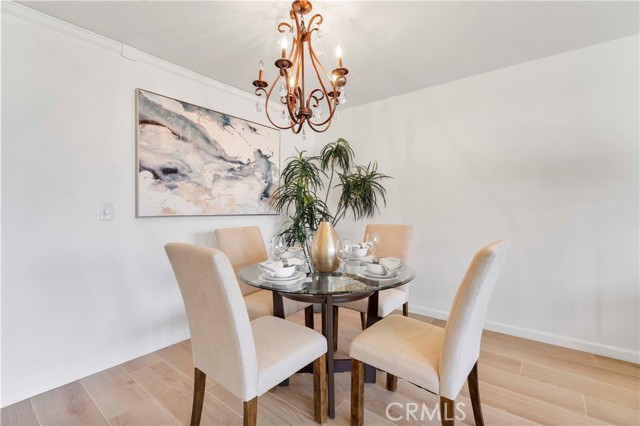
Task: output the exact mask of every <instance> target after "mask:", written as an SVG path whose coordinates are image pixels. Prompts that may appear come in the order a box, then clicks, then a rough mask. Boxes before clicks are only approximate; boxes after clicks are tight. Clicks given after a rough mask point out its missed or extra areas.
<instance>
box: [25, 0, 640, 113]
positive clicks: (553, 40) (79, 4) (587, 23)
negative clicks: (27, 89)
mask: <svg viewBox="0 0 640 426" xmlns="http://www.w3.org/2000/svg"><path fill="white" fill-rule="evenodd" d="M21 3H23V4H25V5H26V6H28V7H31V8H33V9H37V10H39V11H42V12H44V13H46V14H49V15H52V16H54V17H57V18H60V19H62V20H64V21H68V22H71V23H73V24H75V25H78V26H80V27H83V28H86V29H89V30H91V31H94V32H96V33H98V34H101V35H104V36H106V37H109V38H111V39H114V40H117V41H119V42H123V43H126V44H128V45H131V46H134V47H136V48H137V49H139V50H142V51H145V52H147V53H150V54H152V55H155V56H158V57H160V58H162V59H165V60H168V61H170V62H173V63H175V64H178V65H181V66H183V67H185V68H188V69H191V70H193V71H196V72H198V73H200V74H203V75H206V76H209V77H212V78H214V79H216V80H219V81H222V82H225V83H227V84H230V85H232V86H235V87H238V88H240V89H243V90H246V91H252V88H253V87H252V86H251V82H252V81H253V80H254V79H255V78H256V76H257V63H258V60H259V59H264V62H265V64H267V66H266V70H267V71H266V72H267V77H268V79H271V78H275V68H274V67H273V66H272V65H271V64H272V62H273V60H275V59H276V58H277V39H278V34H277V32H276V25H277V23H278V22H280V19H281V18H283V17H285V16H287V15H288V9H289V6H290V2H281V1H264V2H244V1H234V2H228V1H227V2H215V1H197V2H184V1H112V2H110V1H27V2H21ZM638 4H639V3H638V2H635V1H634V2H611V1H606V2H593V1H588V2H580V1H575V2H552V1H539V2H536V1H534V2H520V1H505V2H484V1H471V2H453V1H449V2H430V1H424V2H346V1H341V2H336V1H330V2H320V1H317V0H316V1H315V2H314V12H317V13H321V14H323V15H324V18H325V21H324V24H323V25H322V30H323V33H324V37H323V43H322V44H323V46H322V50H323V52H324V55H323V56H322V57H321V60H322V62H323V63H325V66H326V67H327V68H328V69H330V68H334V67H335V61H336V60H335V55H334V50H335V46H336V44H337V43H339V44H340V45H341V47H342V50H343V52H344V66H345V67H347V68H349V71H350V72H349V75H348V77H349V86H348V95H349V96H348V98H349V102H348V103H347V105H345V107H349V106H353V105H357V104H362V103H366V102H370V101H374V100H378V99H383V98H387V97H390V96H394V95H398V94H402V93H406V92H410V91H414V90H417V89H421V88H425V87H429V86H433V85H437V84H442V83H445V82H447V81H452V80H456V79H459V78H463V77H467V76H471V75H474V74H479V73H483V72H487V71H491V70H494V69H498V68H503V67H507V66H510V65H514V64H518V63H522V62H526V61H530V60H532V59H536V58H541V57H544V56H549V55H553V54H557V53H561V52H565V51H568V50H572V49H576V48H580V47H584V46H588V45H591V44H596V43H601V42H604V41H608V40H613V39H616V38H620V37H624V36H628V35H632V34H636V33H638V25H639V24H638V13H639V8H638Z"/></svg>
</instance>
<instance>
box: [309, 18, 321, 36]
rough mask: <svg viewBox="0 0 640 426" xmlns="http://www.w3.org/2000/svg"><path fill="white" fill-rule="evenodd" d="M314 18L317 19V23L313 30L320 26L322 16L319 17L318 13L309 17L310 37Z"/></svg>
mask: <svg viewBox="0 0 640 426" xmlns="http://www.w3.org/2000/svg"><path fill="white" fill-rule="evenodd" d="M316 18H317V19H318V23H317V24H316V25H317V27H316V28H315V29H316V30H317V29H318V27H319V26H320V25H322V21H323V18H322V15H320V14H319V13H316V14H315V15H313V16H312V17H311V19H309V35H311V27H312V26H313V21H315V20H316Z"/></svg>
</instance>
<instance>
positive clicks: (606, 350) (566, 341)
mask: <svg viewBox="0 0 640 426" xmlns="http://www.w3.org/2000/svg"><path fill="white" fill-rule="evenodd" d="M409 310H410V311H411V312H413V313H416V314H419V315H425V316H428V317H432V318H438V319H442V320H446V319H447V318H448V317H449V312H445V311H440V310H436V309H429V308H425V307H422V306H416V305H411V304H410V307H409ZM484 328H485V329H486V330H491V331H497V332H499V333H504V334H508V335H510V336H516V337H522V338H524V339H529V340H535V341H537V342H542V343H549V344H551V345H557V346H562V347H565V348H570V349H575V350H578V351H584V352H590V353H594V354H597V355H602V356H606V357H609V358H615V359H619V360H622V361H627V362H633V363H635V364H638V363H640V352H634V351H632V350H630V349H624V348H618V347H615V346H609V345H603V344H602V343H597V342H589V341H586V340H580V339H575V338H573V337H567V336H561V335H559V334H553V333H547V332H544V331H539V330H533V329H530V328H524V327H519V326H516V325H510V324H505V323H502V322H497V321H485V323H484Z"/></svg>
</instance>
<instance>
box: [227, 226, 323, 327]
mask: <svg viewBox="0 0 640 426" xmlns="http://www.w3.org/2000/svg"><path fill="white" fill-rule="evenodd" d="M215 232H216V239H217V240H218V246H219V247H220V250H222V252H223V253H224V254H226V255H227V257H228V258H229V260H230V261H231V264H232V265H233V270H234V271H235V272H236V274H237V273H238V272H239V271H240V270H241V269H242V268H244V267H245V266H248V265H251V264H254V263H258V262H262V261H265V260H267V257H268V256H267V250H266V248H265V246H264V240H263V239H262V233H261V232H260V228H258V227H257V226H246V227H241V228H226V229H216V231H215ZM238 281H239V280H238ZM239 285H240V290H241V291H242V295H243V297H244V303H245V305H246V306H247V311H248V312H249V318H251V319H256V318H260V317H263V316H267V315H273V294H272V292H271V291H268V290H260V289H257V288H255V287H251V286H250V285H247V284H245V283H243V282H241V281H239ZM305 308H307V309H306V312H305V320H306V322H307V326H309V327H310V328H313V305H312V304H311V303H303V302H296V301H293V300H290V299H287V298H285V299H284V315H285V316H289V315H292V314H295V313H296V312H298V311H301V310H302V309H305Z"/></svg>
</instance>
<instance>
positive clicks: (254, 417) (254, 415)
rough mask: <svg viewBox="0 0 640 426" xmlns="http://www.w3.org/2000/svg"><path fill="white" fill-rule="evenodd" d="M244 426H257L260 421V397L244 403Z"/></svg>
mask: <svg viewBox="0 0 640 426" xmlns="http://www.w3.org/2000/svg"><path fill="white" fill-rule="evenodd" d="M242 405H243V406H242V410H243V413H242V414H243V415H242V425H243V426H256V423H257V421H258V397H257V396H256V397H255V398H253V399H251V400H249V401H244V402H243V403H242Z"/></svg>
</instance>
